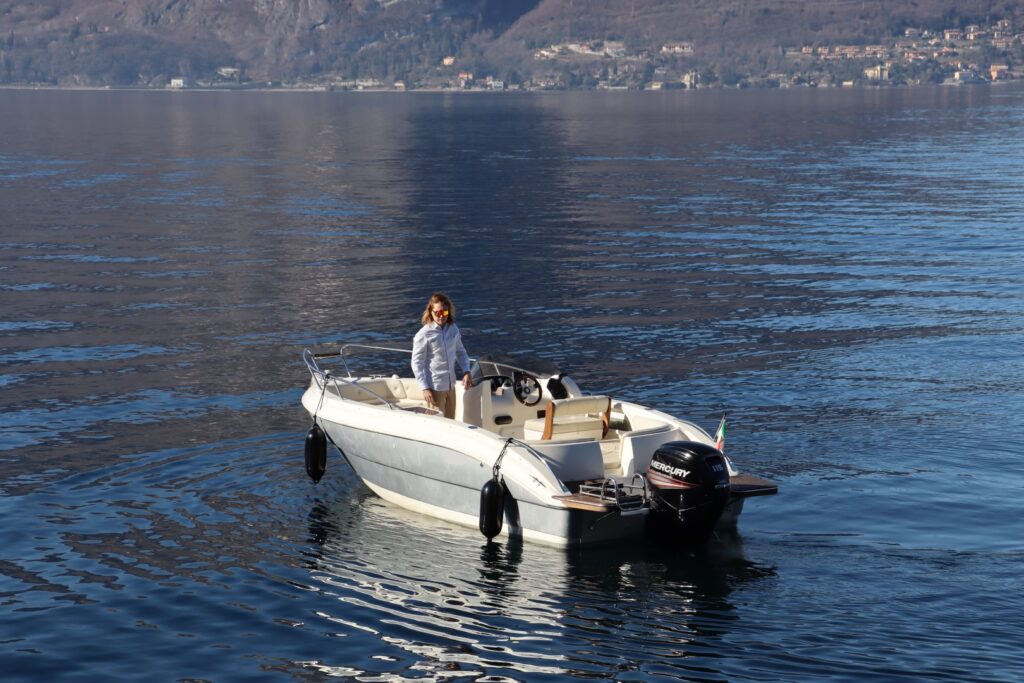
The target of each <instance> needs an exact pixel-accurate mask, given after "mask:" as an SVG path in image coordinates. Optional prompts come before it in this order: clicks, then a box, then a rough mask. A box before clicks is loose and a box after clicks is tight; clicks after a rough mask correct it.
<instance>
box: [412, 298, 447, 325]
mask: <svg viewBox="0 0 1024 683" xmlns="http://www.w3.org/2000/svg"><path fill="white" fill-rule="evenodd" d="M434 304H441V305H442V306H444V307H445V308H447V309H448V319H447V321H446V322H447V323H453V322H455V304H453V303H452V300H451V299H449V298H448V295H447V294H444V293H442V292H434V293H433V294H431V295H430V300H429V301H427V307H426V308H424V309H423V315H422V316H420V322H421V323H422V324H424V325H426V324H427V323H429V322H430V321H431V320H433V319H434V317H433V316H432V315H431V312H430V307H431V306H433V305H434Z"/></svg>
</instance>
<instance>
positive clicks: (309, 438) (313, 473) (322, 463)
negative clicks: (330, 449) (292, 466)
mask: <svg viewBox="0 0 1024 683" xmlns="http://www.w3.org/2000/svg"><path fill="white" fill-rule="evenodd" d="M326 470H327V435H326V434H324V430H322V429H320V425H317V424H314V425H313V426H312V427H311V428H310V430H309V431H308V432H306V474H308V475H309V478H310V479H312V480H313V483H314V484H315V483H317V482H319V481H320V477H322V476H324V472H325V471H326Z"/></svg>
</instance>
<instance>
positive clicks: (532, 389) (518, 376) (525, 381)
mask: <svg viewBox="0 0 1024 683" xmlns="http://www.w3.org/2000/svg"><path fill="white" fill-rule="evenodd" d="M512 393H513V394H515V397H516V399H518V400H519V402H520V403H522V404H523V405H524V406H535V405H537V404H538V403H540V399H541V398H542V396H543V394H544V390H543V389H541V388H540V382H539V381H538V380H537V378H536V377H534V376H533V375H530V374H528V373H525V372H519V371H515V372H513V373H512Z"/></svg>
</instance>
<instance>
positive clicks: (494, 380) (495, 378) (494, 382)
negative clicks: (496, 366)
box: [476, 375, 512, 391]
mask: <svg viewBox="0 0 1024 683" xmlns="http://www.w3.org/2000/svg"><path fill="white" fill-rule="evenodd" d="M487 380H490V381H491V391H496V390H497V389H498V387H500V386H503V385H506V384H508V385H511V384H512V378H511V377H509V376H508V375H484V376H483V377H481V378H480V379H479V380H477V382H476V383H477V385H480V384H483V383H484V382H485V381H487Z"/></svg>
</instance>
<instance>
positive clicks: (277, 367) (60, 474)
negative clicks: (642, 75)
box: [0, 86, 1024, 681]
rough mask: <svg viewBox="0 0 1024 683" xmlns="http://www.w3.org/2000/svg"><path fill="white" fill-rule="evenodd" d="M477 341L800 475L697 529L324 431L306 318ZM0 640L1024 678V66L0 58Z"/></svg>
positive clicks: (328, 662)
mask: <svg viewBox="0 0 1024 683" xmlns="http://www.w3.org/2000/svg"><path fill="white" fill-rule="evenodd" d="M437 289H441V290H445V291H447V292H448V293H450V294H451V295H452V297H453V298H454V299H455V301H456V304H457V305H458V306H459V324H460V327H461V328H462V331H463V336H464V338H465V340H466V344H467V346H468V347H469V351H470V353H471V354H474V355H476V354H482V353H485V352H488V351H501V350H504V351H519V352H530V353H533V354H535V355H539V356H543V357H546V358H550V359H553V360H554V361H556V362H557V363H559V364H560V365H561V366H562V367H563V368H564V369H566V370H568V371H569V372H570V373H571V374H572V376H573V377H574V378H575V379H576V380H577V381H578V382H579V383H580V384H581V385H582V386H584V387H585V388H587V389H589V390H590V391H592V392H594V393H614V394H615V395H617V396H620V397H622V398H625V399H628V400H633V401H637V402H640V403H649V404H654V405H657V406H659V407H661V408H662V409H664V410H666V411H668V412H671V413H674V414H678V415H681V416H684V417H690V418H692V419H695V420H696V421H698V422H700V423H701V424H703V425H704V426H705V427H706V428H707V429H709V430H713V429H714V427H715V426H716V425H717V422H718V419H719V417H720V416H721V414H722V413H723V412H727V413H728V415H729V424H730V427H729V442H728V445H727V451H728V452H729V453H730V455H731V456H732V458H733V459H734V461H735V462H736V464H737V465H738V466H739V467H740V468H741V469H745V470H747V471H750V472H752V473H755V474H759V475H762V476H767V477H769V478H771V479H773V480H775V481H777V482H778V483H779V484H780V487H781V490H780V494H779V495H778V496H776V497H773V498H763V499H755V500H752V501H750V502H749V503H748V505H747V507H746V510H745V512H744V514H743V517H742V518H741V520H740V526H739V535H738V537H737V538H722V539H719V540H718V541H715V542H713V543H712V544H711V545H710V546H709V547H708V549H707V550H706V552H703V553H699V554H688V553H678V552H670V551H667V550H665V549H656V548H630V547H621V546H619V547H604V548H596V549H589V550H584V551H572V552H566V551H559V550H556V549H552V548H548V547H545V546H539V545H534V544H531V543H527V544H521V543H509V542H502V543H498V544H493V545H488V544H487V543H486V542H485V541H484V539H483V538H482V537H481V536H480V535H479V533H478V532H477V531H476V530H473V529H464V528H461V527H454V526H449V525H447V524H444V523H440V522H437V521H431V520H429V519H426V518H423V517H419V516H416V515H414V514H411V513H407V512H404V511H402V510H399V509H396V508H394V507H392V506H390V505H388V504H385V503H383V502H382V501H381V500H379V499H378V498H376V497H375V496H373V495H372V494H371V493H370V492H369V491H368V490H367V489H366V488H365V487H364V486H363V485H362V484H361V482H359V480H358V479H357V478H356V477H355V476H354V475H353V473H352V472H351V470H350V469H349V468H348V466H347V465H346V464H345V463H344V461H343V460H342V459H341V457H340V456H339V455H338V454H337V453H336V452H333V451H332V453H331V456H330V459H329V464H328V472H327V475H326V477H325V478H324V480H323V481H321V482H320V484H318V485H313V484H312V483H311V482H310V481H309V480H308V479H307V478H306V475H305V472H304V469H303V461H302V459H303V439H304V435H305V431H306V429H307V428H308V426H309V418H308V416H307V415H306V414H304V412H303V410H302V408H301V407H300V405H299V396H300V394H301V391H302V389H303V388H304V386H305V385H306V383H307V382H308V375H307V373H306V370H305V367H304V366H303V364H302V360H301V357H300V356H301V352H302V350H303V348H305V347H314V348H319V349H324V348H329V347H330V346H331V344H332V343H334V342H336V341H338V340H340V339H347V340H362V341H370V342H378V343H379V342H399V343H403V344H405V345H408V344H409V343H410V340H411V338H412V335H413V334H414V332H415V331H416V329H417V327H418V323H417V320H418V317H419V313H420V311H421V310H422V308H423V305H424V303H425V300H426V297H427V296H428V295H429V293H430V292H432V291H434V290H437ZM0 311H2V313H0V397H2V401H0V520H2V521H0V671H2V673H0V678H2V679H3V680H4V681H28V680H64V681H97V680H147V681H149V680H209V681H234V680H238V681H243V680H244V681H256V680H268V681H271V680H302V681H310V680H321V679H327V678H334V677H340V678H342V679H346V678H348V679H352V680H360V681H390V680H441V679H448V680H486V681H500V680H538V681H543V680H565V679H615V680H622V681H656V680H699V681H724V680H729V681H742V680H751V681H764V680H782V681H814V680H821V679H824V678H829V679H833V680H866V679H870V680H949V681H962V680H985V681H1019V680H1022V679H1024V652H1022V649H1021V647H1020V643H1021V642H1024V596H1022V589H1024V580H1022V574H1024V496H1022V493H1024V466H1022V455H1024V418H1022V416H1021V408H1022V407H1024V401H1022V396H1024V362H1022V359H1024V324H1022V320H1024V316H1022V314H1024V88H1022V87H1017V86H1012V87H979V88H973V87H960V88H923V89H901V90H895V89H894V90H843V91H837V90H832V91H824V90H822V91H811V90H801V91H742V92H740V91H733V92H725V91H719V92H712V91H707V92H696V93H681V92H675V93H612V94H601V93H580V94H552V95H541V94H531V95H525V94H524V95H512V94H510V95H505V96H489V95H466V96H459V95H447V94H437V95H433V94H423V95H419V94H416V95H413V94H409V95H388V94H380V95H368V94H367V95H364V94H332V93H221V94H217V93H189V92H179V93H164V92H155V93H143V92H53V91H0Z"/></svg>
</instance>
